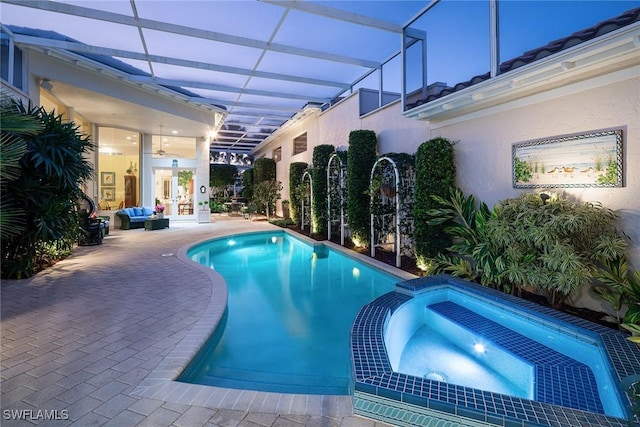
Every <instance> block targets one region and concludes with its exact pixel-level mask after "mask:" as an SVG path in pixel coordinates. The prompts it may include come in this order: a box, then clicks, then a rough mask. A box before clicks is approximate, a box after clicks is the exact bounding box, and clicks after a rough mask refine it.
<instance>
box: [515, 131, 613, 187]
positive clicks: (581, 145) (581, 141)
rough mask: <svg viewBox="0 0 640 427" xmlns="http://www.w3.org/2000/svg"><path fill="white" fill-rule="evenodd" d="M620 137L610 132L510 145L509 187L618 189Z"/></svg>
mask: <svg viewBox="0 0 640 427" xmlns="http://www.w3.org/2000/svg"><path fill="white" fill-rule="evenodd" d="M622 136H623V135H622V129H614V130H604V131H594V132H589V133H584V134H578V135H571V136H562V137H554V138H549V139H545V140H537V141H528V142H522V143H517V144H513V146H512V159H513V163H512V177H513V187H514V188H560V187H569V188H570V187H622V186H623V162H622V152H623V151H622V140H623V139H622Z"/></svg>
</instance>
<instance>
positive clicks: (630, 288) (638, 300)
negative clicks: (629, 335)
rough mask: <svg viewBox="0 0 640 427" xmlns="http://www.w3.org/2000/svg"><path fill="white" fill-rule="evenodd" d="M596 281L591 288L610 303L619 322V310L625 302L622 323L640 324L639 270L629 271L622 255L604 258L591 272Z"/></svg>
mask: <svg viewBox="0 0 640 427" xmlns="http://www.w3.org/2000/svg"><path fill="white" fill-rule="evenodd" d="M593 278H594V279H595V280H596V281H597V283H596V284H595V286H594V288H593V290H594V292H595V293H596V294H598V296H599V297H600V298H602V299H603V300H605V301H607V302H608V303H609V304H611V307H612V308H613V309H614V310H615V312H616V320H617V321H618V323H621V319H620V311H621V310H622V307H623V306H624V305H625V304H626V305H627V306H628V310H627V313H626V314H625V316H624V324H638V325H640V271H635V272H633V271H630V270H629V264H628V262H627V260H626V258H624V257H615V258H610V259H605V260H604V261H603V262H602V263H601V264H600V265H599V266H598V268H597V269H596V270H595V271H594V273H593Z"/></svg>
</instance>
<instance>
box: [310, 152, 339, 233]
mask: <svg viewBox="0 0 640 427" xmlns="http://www.w3.org/2000/svg"><path fill="white" fill-rule="evenodd" d="M334 151H335V147H334V146H333V145H330V144H322V145H317V146H316V147H315V148H314V149H313V169H312V171H311V172H312V174H311V185H312V188H313V191H312V194H313V200H312V201H311V203H312V206H313V207H312V209H311V212H312V215H313V217H312V219H311V224H312V228H311V230H312V232H314V233H319V234H326V233H327V215H328V211H327V164H328V163H329V157H331V154H333V153H334Z"/></svg>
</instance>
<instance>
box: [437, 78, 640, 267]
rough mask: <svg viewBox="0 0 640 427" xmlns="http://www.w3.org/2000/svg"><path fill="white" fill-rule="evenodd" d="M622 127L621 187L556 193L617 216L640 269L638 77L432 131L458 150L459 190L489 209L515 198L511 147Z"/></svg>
mask: <svg viewBox="0 0 640 427" xmlns="http://www.w3.org/2000/svg"><path fill="white" fill-rule="evenodd" d="M609 128H622V129H623V135H624V141H623V144H624V146H623V153H624V158H623V160H624V178H625V186H624V187H622V188H559V189H557V192H559V193H561V194H565V195H566V196H570V197H575V198H577V199H578V200H581V201H586V202H600V203H602V204H603V206H605V207H608V208H610V209H614V210H617V211H618V212H619V213H620V216H621V218H620V219H621V220H620V225H621V227H622V228H623V229H624V231H625V232H626V233H627V234H628V235H629V237H630V238H631V240H632V242H633V245H634V247H633V249H632V262H633V264H634V266H635V268H636V269H638V268H640V77H636V78H634V79H628V80H625V81H622V82H615V83H611V84H606V85H603V86H600V87H597V88H592V89H589V90H588V91H582V92H579V93H573V94H568V95H562V94H561V92H560V91H559V96H558V97H557V98H555V99H546V100H544V102H536V103H532V104H530V105H525V106H520V107H518V108H513V109H509V108H506V109H502V110H500V111H498V112H496V113H494V114H490V115H486V116H483V117H479V118H475V119H471V120H465V121H462V122H459V123H456V124H451V125H448V126H444V127H439V128H437V129H434V131H433V135H434V136H444V137H446V138H449V139H451V140H456V141H459V142H458V144H457V145H456V151H455V153H456V165H457V172H458V185H459V186H460V187H461V188H462V189H463V190H464V191H465V193H467V194H474V195H475V196H476V197H477V198H478V199H480V200H482V201H484V202H486V203H487V204H489V205H493V204H494V203H496V202H498V201H500V200H502V199H505V198H509V197H516V196H518V194H520V192H521V191H524V190H521V189H516V188H513V186H512V178H511V173H512V167H511V162H512V158H511V155H512V154H511V147H512V144H514V143H518V142H524V141H529V140H536V139H544V138H550V137H554V136H561V135H568V134H576V133H585V132H590V131H594V130H601V129H609Z"/></svg>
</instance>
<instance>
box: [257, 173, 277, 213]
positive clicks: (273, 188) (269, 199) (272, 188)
mask: <svg viewBox="0 0 640 427" xmlns="http://www.w3.org/2000/svg"><path fill="white" fill-rule="evenodd" d="M280 191H282V184H281V183H280V182H278V181H276V180H275V179H272V180H268V181H262V182H259V183H258V184H256V186H255V188H254V192H253V201H254V202H255V203H256V205H258V209H264V211H265V212H266V214H267V219H269V215H270V213H271V212H273V207H274V205H275V203H276V200H278V199H279V198H280Z"/></svg>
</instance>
